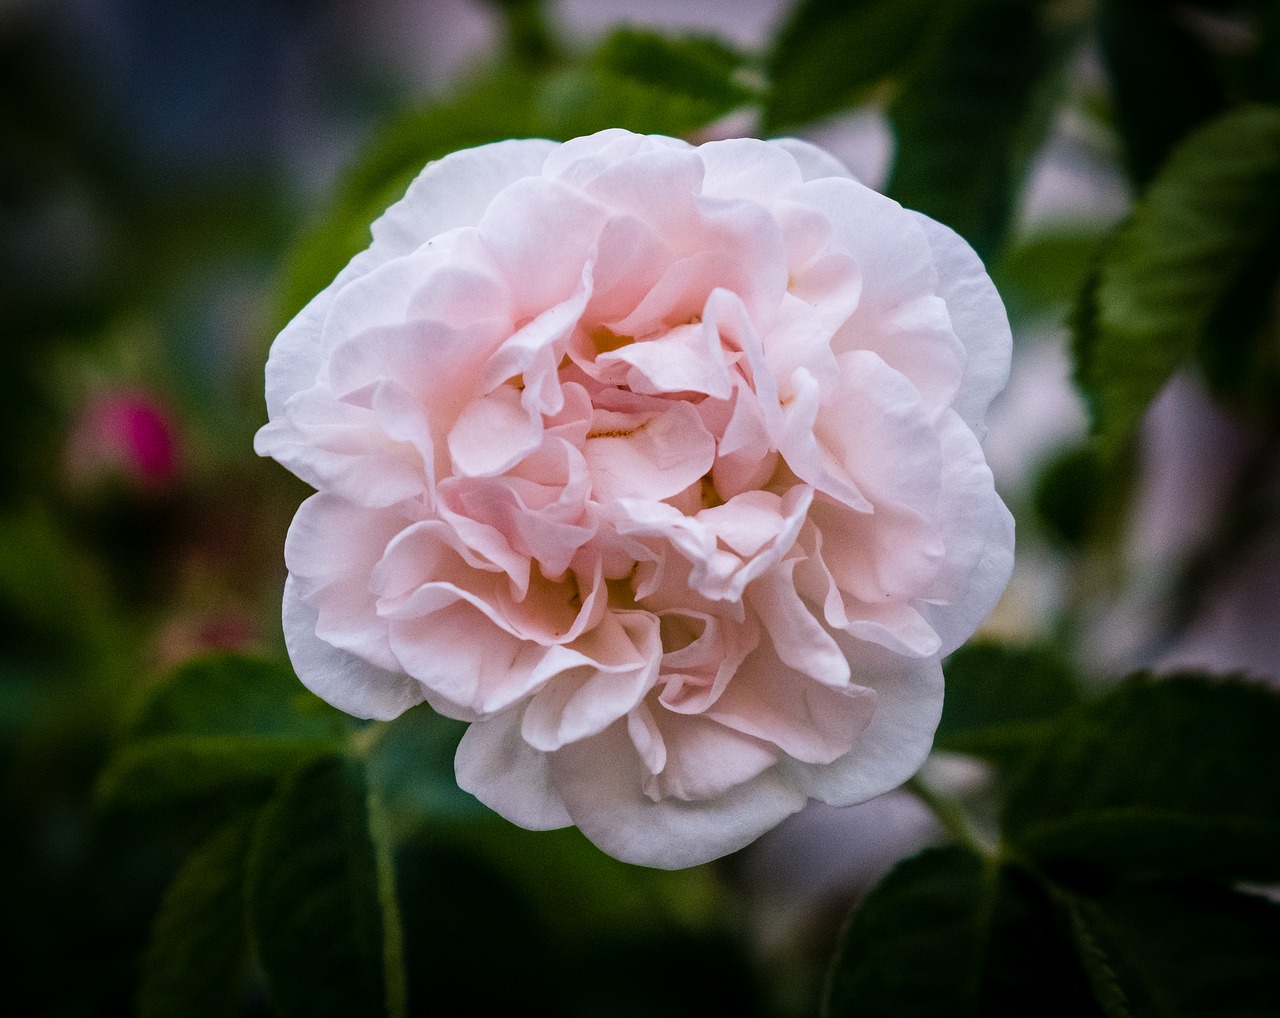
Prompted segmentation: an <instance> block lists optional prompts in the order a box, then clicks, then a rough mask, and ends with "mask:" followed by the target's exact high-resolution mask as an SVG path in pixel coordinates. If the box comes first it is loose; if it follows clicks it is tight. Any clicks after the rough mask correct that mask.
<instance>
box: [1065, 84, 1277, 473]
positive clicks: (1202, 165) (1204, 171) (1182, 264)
mask: <svg viewBox="0 0 1280 1018" xmlns="http://www.w3.org/2000/svg"><path fill="white" fill-rule="evenodd" d="M1278 222H1280V109H1276V108H1269V107H1253V108H1250V109H1245V110H1241V111H1239V112H1236V113H1231V114H1229V115H1227V116H1224V117H1222V118H1221V119H1219V120H1216V121H1214V122H1213V123H1211V124H1209V125H1208V126H1207V127H1205V128H1203V129H1202V130H1200V131H1198V132H1196V134H1194V135H1193V136H1192V137H1191V138H1189V139H1188V140H1187V142H1186V143H1185V144H1184V145H1183V146H1182V147H1181V148H1180V149H1179V150H1178V151H1177V152H1176V153H1174V155H1173V156H1172V157H1171V158H1170V159H1169V161H1168V164H1167V165H1166V166H1165V167H1164V169H1163V170H1162V171H1161V173H1160V175H1159V177H1157V178H1156V179H1155V180H1154V181H1153V182H1152V183H1151V186H1150V187H1149V188H1148V189H1147V192H1146V194H1145V195H1144V196H1143V198H1142V199H1141V201H1139V203H1138V204H1137V205H1136V206H1135V208H1134V210H1133V213H1132V215H1131V216H1130V218H1129V219H1128V221H1127V222H1126V223H1125V224H1124V225H1123V226H1122V227H1121V228H1120V230H1119V232H1118V234H1117V235H1116V237H1115V239H1114V241H1113V242H1112V244H1111V245H1110V247H1109V249H1108V250H1107V251H1106V252H1105V254H1104V256H1103V260H1102V262H1101V264H1100V266H1099V267H1098V269H1097V271H1096V273H1095V275H1094V278H1093V279H1092V280H1091V281H1090V284H1089V285H1088V286H1087V287H1086V289H1085V291H1084V293H1083V294H1082V297H1081V301H1080V305H1079V307H1078V310H1077V326H1076V337H1075V358H1076V376H1077V378H1078V379H1079V381H1080V383H1081V385H1082V386H1083V387H1084V389H1085V392H1086V394H1087V395H1088V397H1089V401H1090V404H1091V407H1092V411H1093V421H1094V430H1095V432H1096V433H1097V434H1098V436H1099V439H1100V441H1101V443H1102V446H1103V449H1104V451H1106V452H1109V453H1114V452H1115V451H1116V450H1117V449H1118V448H1119V446H1120V445H1121V444H1122V443H1123V442H1124V441H1125V440H1126V439H1127V438H1128V436H1129V435H1130V434H1131V432H1132V430H1133V429H1134V428H1135V427H1136V425H1137V423H1138V420H1139V419H1140V418H1141V416H1142V413H1143V411H1145V410H1146V407H1147V405H1148V403H1149V402H1150V401H1151V399H1152V398H1153V397H1154V396H1155V395H1156V393H1157V392H1159V390H1160V389H1161V387H1162V386H1163V385H1164V383H1165V382H1166V381H1167V380H1168V378H1169V376H1170V375H1172V374H1173V372H1174V371H1175V370H1177V368H1178V367H1179V366H1180V365H1182V364H1183V363H1184V362H1185V361H1186V360H1187V359H1188V358H1189V357H1190V356H1191V354H1192V352H1193V351H1194V350H1195V348H1196V346H1197V344H1199V343H1200V342H1201V341H1202V340H1203V339H1204V337H1205V334H1206V331H1207V330H1208V329H1209V328H1210V326H1211V323H1212V321H1213V318H1214V315H1215V314H1216V313H1217V312H1218V310H1219V308H1220V307H1221V305H1222V303H1223V301H1224V299H1225V298H1226V297H1228V295H1230V294H1231V293H1232V292H1233V290H1232V288H1233V284H1234V283H1235V281H1236V280H1237V278H1238V277H1239V275H1240V274H1241V273H1242V272H1244V271H1245V270H1246V269H1247V268H1248V266H1249V265H1250V263H1251V261H1252V260H1253V259H1254V258H1255V257H1256V256H1257V255H1258V253H1259V251H1260V249H1261V248H1262V247H1263V246H1264V245H1265V243H1266V242H1267V240H1268V238H1269V237H1271V236H1273V235H1274V233H1275V231H1276V230H1277V223H1278ZM1239 299H1242V300H1252V301H1265V300H1269V299H1270V294H1269V293H1268V292H1266V291H1265V290H1262V291H1256V292H1254V293H1252V294H1240V295H1239Z"/></svg>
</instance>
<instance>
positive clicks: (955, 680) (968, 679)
mask: <svg viewBox="0 0 1280 1018" xmlns="http://www.w3.org/2000/svg"><path fill="white" fill-rule="evenodd" d="M1079 702H1080V692H1079V687H1078V683H1077V682H1076V678H1075V675H1074V674H1073V673H1072V671H1071V669H1070V668H1069V667H1068V666H1067V664H1066V662H1065V661H1063V660H1062V658H1061V657H1060V656H1059V655H1058V653H1057V652H1056V651H1054V650H1052V649H1051V648H1049V647H1008V646H1005V645H1003V644H998V643H971V644H967V645H965V646H963V647H961V648H960V649H959V650H957V651H956V652H955V653H954V654H952V655H951V657H950V658H949V659H948V660H947V666H946V698H945V700H944V701H943V705H942V720H941V721H940V722H939V724H938V732H937V735H936V736H935V738H934V744H935V745H936V747H937V748H938V749H942V750H952V751H955V752H960V753H972V754H974V755H976V756H982V757H986V758H988V759H993V760H996V761H1008V760H1011V759H1017V758H1019V757H1020V756H1021V755H1022V754H1023V753H1024V752H1026V750H1027V748H1028V747H1029V746H1031V745H1032V744H1034V743H1035V742H1036V741H1037V740H1038V739H1040V738H1042V737H1043V736H1044V735H1045V733H1046V732H1047V731H1049V729H1050V728H1051V726H1052V723H1053V722H1054V721H1055V720H1056V719H1057V718H1058V717H1060V716H1061V715H1062V714H1063V713H1064V712H1066V711H1068V710H1070V709H1071V708H1072V707H1074V706H1076V705H1077V704H1078V703H1079Z"/></svg>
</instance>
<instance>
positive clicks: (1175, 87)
mask: <svg viewBox="0 0 1280 1018" xmlns="http://www.w3.org/2000/svg"><path fill="white" fill-rule="evenodd" d="M1183 13H1185V12H1183ZM1098 42H1099V48H1100V50H1101V53H1102V59H1103V63H1104V65H1105V66H1106V69H1107V74H1108V76H1109V78H1110V79H1111V90H1112V95H1113V102H1114V107H1115V118H1116V120H1117V121H1118V123H1119V127H1120V138H1121V141H1122V143H1123V145H1124V153H1125V161H1126V163H1127V164H1128V167H1129V173H1130V176H1131V177H1132V178H1133V180H1134V182H1135V183H1137V184H1138V185H1139V186H1140V187H1145V186H1146V185H1147V184H1148V183H1149V182H1150V181H1151V179H1152V178H1153V177H1154V176H1155V175H1156V173H1157V172H1158V171H1159V169H1160V167H1161V166H1162V165H1163V164H1164V161H1165V159H1166V158H1168V156H1169V153H1170V152H1171V151H1173V149H1174V147H1175V146H1176V145H1177V144H1178V143H1179V142H1180V141H1181V140H1182V139H1183V138H1184V137H1186V135H1187V134H1188V133H1190V132H1191V131H1192V130H1194V129H1195V128H1196V127H1197V126H1199V125H1200V124H1201V123H1203V122H1204V121H1206V120H1208V119H1210V118H1211V117H1213V116H1215V115H1216V114H1218V113H1219V112H1221V111H1222V110H1223V109H1224V108H1225V105H1226V96H1225V95H1224V94H1223V88H1222V82H1221V80H1220V78H1219V75H1218V74H1217V72H1216V70H1215V68H1214V66H1213V61H1212V59H1211V57H1210V54H1209V52H1208V49H1207V48H1206V47H1205V45H1204V43H1203V42H1201V41H1200V40H1198V39H1197V38H1196V36H1195V35H1194V34H1193V32H1192V31H1191V29H1190V19H1188V18H1186V17H1185V16H1180V11H1179V8H1178V7H1177V6H1175V5H1174V4H1168V3H1156V2H1153V0H1105V2H1103V3H1101V4H1100V5H1099V8H1098Z"/></svg>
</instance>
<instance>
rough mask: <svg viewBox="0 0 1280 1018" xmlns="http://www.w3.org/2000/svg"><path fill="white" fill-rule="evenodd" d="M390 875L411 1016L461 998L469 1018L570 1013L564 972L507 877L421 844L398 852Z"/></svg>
mask: <svg viewBox="0 0 1280 1018" xmlns="http://www.w3.org/2000/svg"><path fill="white" fill-rule="evenodd" d="M396 876H397V881H396V882H397V885H398V886H397V890H398V893H399V900H400V905H401V914H402V915H403V917H404V919H403V922H404V945H405V969H406V976H407V981H408V995H409V1005H410V1013H411V1014H428V1013H430V1012H431V1005H432V1003H433V1002H435V1001H440V1000H450V999H452V1000H465V1001H466V1002H467V1008H466V1009H467V1011H468V1013H472V1014H503V1013H513V1014H519V1015H522V1016H523V1015H547V1016H551V1015H564V1014H567V1013H571V1012H570V1009H569V1008H568V1007H567V1006H566V1001H565V996H566V989H567V985H566V984H567V981H568V979H569V975H570V973H569V971H567V969H566V967H565V966H564V964H563V960H562V958H561V957H560V956H559V955H558V954H557V953H556V952H555V951H553V949H552V944H551V936H550V930H549V929H548V927H547V925H546V923H545V922H544V921H543V920H542V918H541V916H540V915H539V914H538V912H537V910H536V909H535V908H534V907H533V906H532V905H531V904H530V902H529V900H528V897H527V895H525V894H523V893H522V889H521V888H520V887H519V885H518V884H516V883H515V882H514V881H512V880H511V879H510V877H508V876H506V875H504V874H503V873H502V872H501V871H500V870H498V869H496V868H495V867H493V866H492V865H489V864H486V862H485V861H484V860H483V859H481V858H478V857H477V856H476V855H475V854H474V853H472V852H468V851H461V850H458V849H457V848H452V849H451V848H449V847H447V846H440V845H439V844H436V843H434V842H433V841H428V840H427V839H423V838H411V839H409V840H408V841H407V842H405V843H404V844H403V845H401V846H400V847H399V849H398V850H397V852H396ZM495 959H500V960H501V961H500V964H501V968H502V971H501V977H500V978H497V977H496V973H495V971H494V963H495ZM573 981H574V982H576V981H577V974H576V973H575V974H574V980H573Z"/></svg>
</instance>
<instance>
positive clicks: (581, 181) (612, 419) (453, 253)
mask: <svg viewBox="0 0 1280 1018" xmlns="http://www.w3.org/2000/svg"><path fill="white" fill-rule="evenodd" d="M1009 353H1010V339H1009V328H1008V324H1007V321H1006V318H1005V314H1004V310H1003V307H1002V305H1001V303H1000V299H999V297H998V296H997V294H996V292H995V290H994V288H993V287H992V285H991V282H990V280H989V279H988V278H987V276H986V274H985V272H984V271H983V268H982V265H981V263H980V262H979V260H978V259H977V257H976V256H975V255H974V254H973V252H972V251H971V250H970V249H969V248H968V246H966V245H965V243H964V242H963V241H961V240H960V239H959V238H958V237H957V236H956V235H955V234H954V233H952V232H951V231H950V230H948V229H946V228H945V227H943V226H940V225H938V224H937V223H935V222H933V221H931V220H929V219H926V218H925V217H923V216H920V215H918V214H916V213H913V212H909V211H906V210H904V209H902V208H901V207H900V206H899V205H897V204H896V203H895V202H893V201H890V200H889V199H887V198H885V197H883V196H881V195H879V194H877V193H875V192H874V191H871V190H869V189H868V188H866V187H864V186H862V185H861V184H859V183H858V182H857V181H855V180H853V179H851V178H850V176H849V174H848V173H847V171H846V170H845V169H844V168H843V166H841V165H840V164H839V163H837V162H836V161H835V160H834V159H833V158H832V157H830V156H829V155H827V154H825V153H824V152H822V151H821V150H819V149H816V148H814V147H813V146H810V145H807V144H804V143H802V142H798V141H790V140H783V141H773V142H764V141H755V140H732V141H717V142H711V143H708V144H705V145H702V146H700V147H697V148H694V147H692V146H690V145H687V144H685V143H684V142H681V141H676V140H673V139H671V138H662V137H640V136H637V135H633V134H630V133H628V132H626V131H619V130H614V131H605V132H603V133H601V134H597V135H593V136H591V137H587V138H579V139H576V140H574V141H571V142H568V143H566V144H555V143H552V142H549V141H507V142H500V143H498V144H494V145H486V146H483V147H480V148H475V149H470V150H468V151H464V152H458V153H455V154H453V155H451V156H448V157H446V158H444V159H442V160H440V161H439V162H436V163H432V164H431V165H430V166H428V167H427V168H426V170H425V171H423V173H422V174H421V176H419V177H418V179H417V180H416V181H415V182H414V184H413V185H412V186H411V187H410V188H409V192H408V194H407V195H406V196H405V197H404V198H403V199H402V200H401V201H400V202H398V203H397V204H396V205H394V206H392V208H391V209H389V210H388V211H387V213H386V214H385V215H384V216H382V218H381V219H379V220H378V221H377V222H376V223H375V224H374V226H373V243H372V245H371V246H370V247H369V249H368V250H367V251H365V252H363V253H362V254H360V255H358V256H357V257H356V258H355V259H354V260H353V261H352V262H351V264H350V265H348V266H347V267H346V268H345V269H344V270H343V271H342V273H341V274H340V275H339V276H338V278H337V279H336V280H335V281H334V282H333V283H332V285H330V286H329V287H328V288H327V289H326V290H325V291H324V292H323V293H321V294H320V295H319V296H318V297H316V298H315V299H314V300H313V301H312V302H311V303H310V304H308V305H307V307H306V308H305V309H304V310H303V311H302V312H301V313H300V314H299V315H298V316H297V318H295V319H294V320H293V321H292V322H291V323H290V324H289V325H288V327H287V328H286V329H285V330H284V331H283V332H282V333H281V334H280V336H279V337H278V338H277V339H276V341H275V345H274V347H273V348H272V351H271V358H270V361H269V363H268V365H267V404H268V409H269V412H270V418H271V421H270V423H269V424H267V425H266V427H264V428H263V429H262V431H260V432H259V434H258V438H257V446H256V447H257V450H258V452H259V453H261V454H263V455H268V456H273V457H275V458H276V459H277V460H279V461H280V462H281V463H283V464H284V465H285V466H287V467H288V468H289V469H290V470H292V471H293V472H294V473H296V474H298V476H300V477H302V478H303V479H305V480H306V481H308V482H309V483H311V484H312V485H314V486H315V487H316V488H317V489H318V494H316V495H314V496H313V497H312V498H310V499H308V500H307V501H306V502H305V503H304V504H303V505H302V507H301V508H300V509H299V511H298V515H297V517H296V519H295V520H294V523H293V527H292V528H291V530H290V532H289V537H288V541H287V543H286V546H285V559H286V562H287V564H288V567H289V574H290V575H289V580H288V583H287V585H286V587H285V598H284V628H285V635H286V638H287V641H288V646H289V651H290V654H291V655H292V658H293V662H294V665H295V666H296V668H297V671H298V674H299V675H300V676H301V678H302V680H303V681H304V682H305V683H306V684H307V685H308V686H309V687H310V688H311V689H313V690H314V691H315V692H316V693H318V694H319V695H320V696H322V697H324V698H325V699H326V700H328V701H330V702H331V703H333V704H335V705H336V706H338V707H340V708H342V709H343V710H346V711H349V712H350V713H352V714H357V715H360V716H362V717H372V718H384V719H385V718H392V717H395V716H396V715H398V714H399V713H401V712H402V711H404V710H406V709H407V708H409V707H412V706H413V705H414V704H417V703H419V702H420V701H423V700H425V701H427V702H428V703H429V704H431V706H432V707H434V708H435V709H436V710H438V711H440V712H442V713H444V714H447V715H449V716H451V717H455V718H461V719H464V720H466V721H469V722H471V725H470V727H469V728H468V730H467V733H466V735H465V736H464V737H463V740H462V743H461V745H460V746H459V748H458V755H457V761H456V763H457V775H458V781H459V783H460V784H461V785H462V786H463V787H464V788H466V789H467V790H469V791H471V792H472V793H474V794H475V795H476V796H477V797H478V798H479V799H481V800H482V801H483V802H485V803H487V804H488V805H489V806H491V807H492V808H493V809H495V810H497V811H498V812H499V813H501V814H502V815H503V816H505V817H508V818H509V819H511V820H512V821H514V822H515V823H518V824H521V825H523V826H525V827H531V828H554V827H562V826H565V825H569V824H576V825H577V826H578V827H579V828H581V830H582V831H583V833H585V834H586V835H587V837H589V838H590V839H591V840H592V841H594V842H595V843H596V844H597V845H599V846H600V847H601V848H602V849H604V850H605V851H606V852H609V853H610V854H612V855H614V856H617V857H618V858H621V859H625V860H628V861H631V862H637V863H643V864H647V865H651V866H661V867H680V866H688V865H692V864H695V863H700V862H704V861H706V860H709V859H713V858H716V857H717V856H721V855H724V854H725V853H728V852H732V851H734V850H735V849H738V848H741V847H742V846H743V845H745V844H747V843H748V842H750V841H751V840H752V839H754V838H755V837H757V836H758V835H759V834H761V833H762V832H764V831H765V830H767V829H769V828H770V827H772V826H773V825H774V824H776V823H778V822H779V821H780V820H781V819H782V818H784V817H785V816H787V815H788V814H790V813H793V812H795V811H796V810H798V809H800V807H801V806H803V805H804V803H805V802H806V801H807V800H808V799H809V798H811V797H812V798H816V799H821V800H823V801H825V802H828V803H833V804H836V805H844V804H850V803H855V802H861V801H863V800H865V799H868V798H870V797H872V796H875V795H878V794H880V793H881V792H884V791H886V790H888V789H890V788H893V787H895V786H896V785H898V784H900V783H901V782H902V781H904V780H905V779H906V778H907V777H909V776H910V775H911V774H912V772H913V771H915V769H916V768H917V767H918V766H919V765H920V763H921V761H922V760H923V759H924V757H925V755H926V753H927V752H928V749H929V745H930V742H931V739H932V736H933V731H934V728H935V725H936V724H937V720H938V715H939V712H940V710H941V706H942V672H941V669H940V667H939V659H940V657H941V655H944V654H946V653H948V652H949V651H951V650H953V649H954V648H955V647H957V646H958V645H959V644H960V643H961V642H962V641H963V640H965V639H966V638H967V637H968V636H969V635H970V634H971V633H972V632H973V630H974V628H975V627H976V626H977V624H978V623H979V621H980V620H981V619H982V618H983V617H984V616H985V615H986V614H987V613H988V612H989V611H990V609H991V607H992V606H993V605H994V604H995V601H996V599H997V598H998V596H999V595H1000V592H1001V590H1002V589H1003V588H1004V585H1005V582H1006V580H1007V578H1008V575H1009V570H1010V568H1011V564H1012V552H1013V523H1012V520H1011V518H1010V516H1009V514H1008V512H1007V511H1006V509H1005V507H1004V505H1003V504H1002V503H1001V501H1000V500H999V498H998V497H997V496H996V493H995V491H994V488H993V487H992V481H991V473H990V471H989V470H988V469H987V465H986V463H985V461H984V458H983V454H982V449H981V447H980V445H979V440H980V438H981V437H982V434H983V417H984V415H985V412H986V408H987V404H988V402H989V401H990V400H991V398H992V396H993V395H994V394H995V393H996V392H997V391H998V390H999V389H1000V387H1001V386H1002V385H1003V383H1004V380H1005V376H1006V373H1007V370H1008V365H1009Z"/></svg>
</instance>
